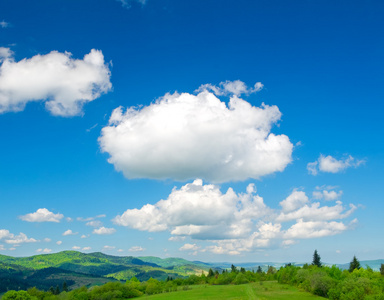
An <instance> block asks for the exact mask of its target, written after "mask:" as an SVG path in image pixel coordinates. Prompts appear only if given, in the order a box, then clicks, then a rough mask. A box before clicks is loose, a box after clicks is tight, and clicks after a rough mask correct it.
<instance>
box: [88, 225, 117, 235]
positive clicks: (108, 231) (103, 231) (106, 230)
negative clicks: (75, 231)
mask: <svg viewBox="0 0 384 300" xmlns="http://www.w3.org/2000/svg"><path fill="white" fill-rule="evenodd" d="M115 232H116V229H115V228H105V227H104V226H103V227H100V228H98V229H94V230H93V231H92V233H94V234H101V235H108V234H113V233H115Z"/></svg>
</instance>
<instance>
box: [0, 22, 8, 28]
mask: <svg viewBox="0 0 384 300" xmlns="http://www.w3.org/2000/svg"><path fill="white" fill-rule="evenodd" d="M9 26H10V25H9V23H8V22H5V21H4V20H3V21H1V22H0V27H1V28H7V27H9Z"/></svg>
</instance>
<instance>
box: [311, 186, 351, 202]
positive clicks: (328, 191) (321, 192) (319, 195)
mask: <svg viewBox="0 0 384 300" xmlns="http://www.w3.org/2000/svg"><path fill="white" fill-rule="evenodd" d="M316 189H317V191H314V192H313V193H312V196H313V198H314V199H318V200H320V199H324V200H325V201H334V200H338V199H340V198H341V196H342V195H343V191H335V190H334V188H333V187H316Z"/></svg>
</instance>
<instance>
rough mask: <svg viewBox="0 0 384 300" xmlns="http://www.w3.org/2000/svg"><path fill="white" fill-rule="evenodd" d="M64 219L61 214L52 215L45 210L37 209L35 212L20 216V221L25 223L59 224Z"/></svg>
mask: <svg viewBox="0 0 384 300" xmlns="http://www.w3.org/2000/svg"><path fill="white" fill-rule="evenodd" d="M63 217H64V215H62V214H54V213H53V212H50V211H49V210H48V209H46V208H39V209H38V210H37V211H36V212H34V213H30V214H26V215H25V216H20V219H21V220H23V221H27V222H56V223H59V222H60V220H61V219H62V218H63Z"/></svg>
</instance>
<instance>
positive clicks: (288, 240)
mask: <svg viewBox="0 0 384 300" xmlns="http://www.w3.org/2000/svg"><path fill="white" fill-rule="evenodd" d="M280 206H281V207H282V209H281V210H280V209H272V208H270V207H268V206H267V205H266V204H265V203H264V200H263V198H262V197H260V196H259V195H257V194H256V193H255V188H254V186H253V184H250V185H249V186H248V187H247V189H246V192H245V193H236V192H234V190H233V189H232V188H229V189H228V190H227V191H226V192H225V193H222V192H221V191H220V188H219V187H218V186H216V185H213V184H206V185H204V184H203V182H202V180H199V179H197V180H195V181H194V182H192V183H188V184H186V185H184V186H182V187H181V188H180V189H176V188H174V189H173V190H172V192H171V193H170V195H169V196H168V198H167V199H166V200H160V201H159V202H157V203H155V204H146V205H144V206H143V207H142V208H140V209H128V210H126V211H125V212H124V213H123V214H121V215H118V216H116V217H115V218H114V219H113V222H114V223H115V224H118V225H122V226H127V227H130V228H134V229H137V230H142V231H149V232H158V231H168V232H169V233H170V234H171V235H172V236H173V238H172V240H177V238H178V239H179V240H184V239H185V238H192V239H194V241H205V242H208V243H213V245H212V246H208V247H205V248H203V247H202V246H200V245H197V244H188V243H187V244H185V245H184V246H183V247H181V248H180V250H193V251H210V252H213V253H218V254H219V253H222V254H232V255H237V254H241V253H243V252H247V251H253V250H256V249H266V248H272V247H278V246H283V247H286V246H288V245H291V244H294V243H297V242H298V240H299V239H308V238H319V237H324V236H330V235H335V234H340V233H342V232H344V231H345V230H348V229H349V228H350V227H351V224H352V225H353V224H354V223H355V222H356V221H352V222H350V223H349V224H348V223H345V222H343V221H341V220H343V219H347V218H348V217H350V216H351V215H352V213H353V212H354V211H355V210H356V208H357V207H356V206H354V205H352V204H350V205H349V209H347V208H346V207H344V206H343V204H342V203H341V202H340V201H337V203H336V205H334V206H321V205H320V203H318V202H313V203H312V202H311V201H310V200H309V198H308V197H307V195H306V194H305V192H304V191H298V190H296V189H295V190H294V191H293V192H292V193H291V194H290V195H289V196H288V197H287V198H286V199H284V200H283V201H281V202H280ZM176 237H177V238H176Z"/></svg>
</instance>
